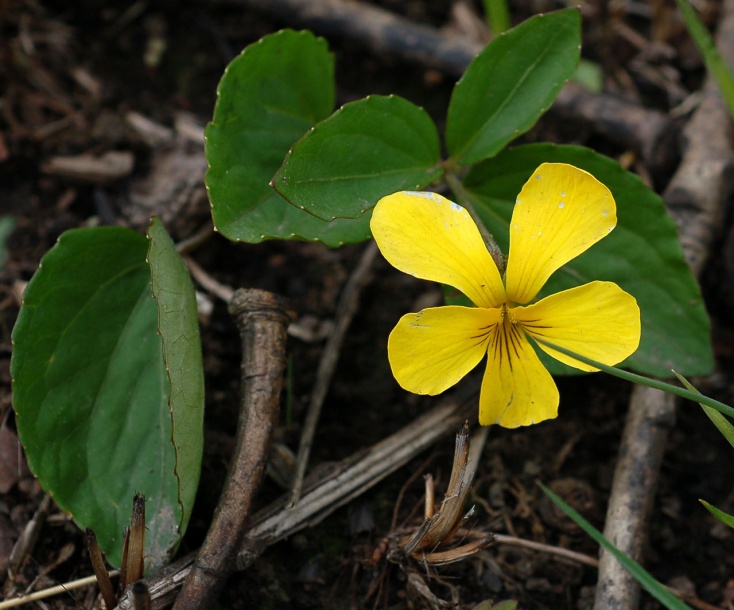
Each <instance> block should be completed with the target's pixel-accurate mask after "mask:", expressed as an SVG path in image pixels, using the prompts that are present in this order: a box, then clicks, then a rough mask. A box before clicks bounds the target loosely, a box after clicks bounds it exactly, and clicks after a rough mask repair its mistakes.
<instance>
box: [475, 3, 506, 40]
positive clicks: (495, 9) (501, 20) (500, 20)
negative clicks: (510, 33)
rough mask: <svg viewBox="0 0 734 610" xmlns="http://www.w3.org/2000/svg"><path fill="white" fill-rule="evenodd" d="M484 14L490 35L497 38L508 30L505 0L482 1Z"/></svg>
mask: <svg viewBox="0 0 734 610" xmlns="http://www.w3.org/2000/svg"><path fill="white" fill-rule="evenodd" d="M482 4H484V14H485V16H486V18H487V25H488V26H489V29H490V30H491V32H492V34H494V35H495V36H499V35H500V34H501V33H502V32H506V31H507V30H509V29H510V26H511V23H510V10H509V9H508V7H507V0H483V2H482Z"/></svg>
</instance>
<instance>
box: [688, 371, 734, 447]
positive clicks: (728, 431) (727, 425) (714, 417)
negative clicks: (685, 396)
mask: <svg viewBox="0 0 734 610" xmlns="http://www.w3.org/2000/svg"><path fill="white" fill-rule="evenodd" d="M673 374H674V375H675V376H676V377H677V378H678V381H680V382H681V383H682V384H683V385H684V386H685V388H686V389H688V390H690V391H691V392H695V393H696V394H701V392H699V391H698V390H697V389H696V388H694V387H693V385H692V384H691V383H690V382H689V381H688V380H687V379H686V378H685V377H683V375H680V374H679V373H678V372H676V371H673ZM701 398H702V399H706V397H705V396H704V395H703V394H701ZM698 404H699V405H701V408H702V409H703V412H704V413H705V414H706V415H708V418H709V419H710V420H711V422H712V423H713V424H714V426H716V427H717V428H718V430H719V432H721V434H722V435H723V437H724V438H725V439H726V440H727V441H728V442H729V444H730V445H731V446H732V447H734V426H732V424H731V422H730V421H729V420H728V419H726V417H724V415H723V413H721V412H719V411H718V410H717V409H714V408H713V407H710V406H708V405H706V404H704V403H703V402H699V403H698Z"/></svg>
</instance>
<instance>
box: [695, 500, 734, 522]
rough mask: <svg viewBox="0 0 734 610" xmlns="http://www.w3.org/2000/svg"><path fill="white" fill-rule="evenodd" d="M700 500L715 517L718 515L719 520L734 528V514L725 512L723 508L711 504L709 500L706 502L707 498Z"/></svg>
mask: <svg viewBox="0 0 734 610" xmlns="http://www.w3.org/2000/svg"><path fill="white" fill-rule="evenodd" d="M699 502H700V503H701V504H703V505H704V506H705V507H706V508H707V509H708V511H709V512H710V513H711V514H712V515H713V516H714V517H716V518H717V519H718V520H719V521H721V522H722V523H725V524H726V525H728V526H729V527H730V528H732V529H734V516H732V515H730V514H728V513H725V512H724V511H723V510H719V509H718V508H716V507H715V506H713V505H711V504H709V503H708V502H706V500H699Z"/></svg>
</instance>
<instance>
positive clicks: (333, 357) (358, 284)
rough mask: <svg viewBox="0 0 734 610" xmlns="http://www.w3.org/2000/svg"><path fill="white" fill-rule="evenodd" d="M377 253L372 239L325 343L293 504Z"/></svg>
mask: <svg viewBox="0 0 734 610" xmlns="http://www.w3.org/2000/svg"><path fill="white" fill-rule="evenodd" d="M376 254H377V245H376V244H375V242H374V241H372V242H370V243H369V244H368V245H367V247H366V248H365V250H364V252H363V253H362V257H361V258H360V259H359V263H358V264H357V267H356V268H355V269H354V272H353V273H352V275H351V276H350V278H349V280H348V281H347V283H346V286H344V291H343V292H342V295H341V298H340V300H339V304H338V305H337V308H336V321H335V324H334V330H333V331H332V333H331V335H330V336H329V339H328V340H327V341H326V346H325V347H324V351H323V354H322V355H321V360H320V361H319V368H318V370H317V372H316V383H315V384H314V387H313V391H312V392H311V401H310V402H309V405H308V411H307V413H306V418H305V419H304V423H303V433H302V434H301V442H300V445H299V447H298V455H297V457H296V472H295V475H294V478H293V487H292V490H291V504H296V503H298V501H299V500H300V499H301V493H302V491H303V477H304V476H305V474H306V466H307V465H308V458H309V456H310V455H311V446H312V445H313V438H314V435H315V434H316V425H317V424H318V421H319V417H320V415H321V407H322V405H323V404H324V399H325V398H326V393H327V391H328V390H329V385H330V384H331V379H332V377H333V376H334V370H335V369H336V365H337V362H338V361H339V352H340V351H341V347H342V343H344V337H345V336H346V334H347V330H348V329H349V326H350V325H351V324H352V320H353V319H354V315H355V314H356V313H357V308H358V307H359V297H360V295H361V294H362V288H364V286H366V285H367V281H368V280H369V272H370V269H371V268H372V263H373V261H374V260H375V255H376Z"/></svg>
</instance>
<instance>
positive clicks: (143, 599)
mask: <svg viewBox="0 0 734 610" xmlns="http://www.w3.org/2000/svg"><path fill="white" fill-rule="evenodd" d="M130 588H131V589H132V594H133V604H134V606H135V610H151V608H152V604H151V601H150V591H148V585H146V584H145V583H144V582H143V581H142V580H139V581H138V582H136V583H133V586H132V587H130Z"/></svg>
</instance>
